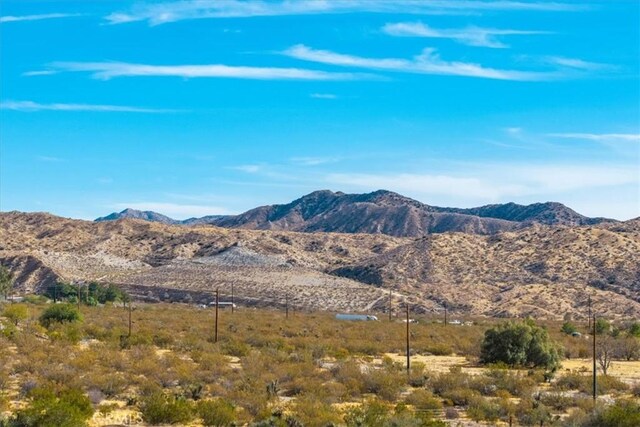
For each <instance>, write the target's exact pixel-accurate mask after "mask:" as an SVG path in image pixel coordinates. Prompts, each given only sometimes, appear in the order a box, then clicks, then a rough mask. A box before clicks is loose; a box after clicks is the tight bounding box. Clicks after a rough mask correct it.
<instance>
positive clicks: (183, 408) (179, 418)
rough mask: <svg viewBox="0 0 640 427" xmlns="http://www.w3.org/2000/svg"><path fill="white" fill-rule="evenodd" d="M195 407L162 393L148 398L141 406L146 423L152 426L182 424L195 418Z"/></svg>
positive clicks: (156, 393)
mask: <svg viewBox="0 0 640 427" xmlns="http://www.w3.org/2000/svg"><path fill="white" fill-rule="evenodd" d="M193 409H194V408H193V405H192V404H191V403H190V402H189V401H187V400H185V399H178V398H175V397H170V396H167V395H165V394H164V393H162V392H160V391H156V392H153V393H152V394H150V395H149V396H147V397H146V398H145V399H144V400H143V401H142V404H141V405H140V412H141V413H142V418H143V419H144V421H146V422H148V423H150V424H180V423H186V422H189V421H191V420H193V418H194V411H193Z"/></svg>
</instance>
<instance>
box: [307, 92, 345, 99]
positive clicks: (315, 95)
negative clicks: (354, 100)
mask: <svg viewBox="0 0 640 427" xmlns="http://www.w3.org/2000/svg"><path fill="white" fill-rule="evenodd" d="M309 96H310V97H311V98H316V99H337V98H338V96H337V95H334V94H333V93H312V94H311V95H309Z"/></svg>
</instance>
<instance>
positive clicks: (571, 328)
mask: <svg viewBox="0 0 640 427" xmlns="http://www.w3.org/2000/svg"><path fill="white" fill-rule="evenodd" d="M560 330H561V331H562V332H564V333H565V334H567V335H571V334H572V333H574V332H578V328H576V325H574V324H573V323H571V322H564V323H563V324H562V329H560Z"/></svg>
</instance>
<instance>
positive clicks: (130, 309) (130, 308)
mask: <svg viewBox="0 0 640 427" xmlns="http://www.w3.org/2000/svg"><path fill="white" fill-rule="evenodd" d="M132 310H133V309H132V307H131V299H129V338H131V323H132V322H131V311H132Z"/></svg>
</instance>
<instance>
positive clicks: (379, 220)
mask: <svg viewBox="0 0 640 427" xmlns="http://www.w3.org/2000/svg"><path fill="white" fill-rule="evenodd" d="M121 218H138V219H144V220H149V221H157V222H162V223H165V224H182V225H194V224H197V225H203V224H210V225H215V226H219V227H225V228H243V229H255V230H287V231H300V232H339V233H368V234H388V235H391V236H398V237H420V236H424V235H428V234H433V233H444V232H465V233H470V234H481V235H488V234H496V233H501V232H505V231H514V230H518V229H521V228H525V227H528V226H531V225H532V224H533V223H539V224H544V225H554V226H555V225H566V226H580V225H596V224H600V223H603V222H616V221H614V220H610V219H607V218H589V217H586V216H584V215H581V214H579V213H577V212H576V211H574V210H572V209H571V208H569V207H567V206H565V205H563V204H561V203H558V202H545V203H533V204H530V205H520V204H516V203H513V202H510V203H504V204H492V205H484V206H480V207H476V208H449V207H438V206H431V205H428V204H425V203H422V202H420V201H417V200H414V199H411V198H409V197H406V196H403V195H401V194H398V193H395V192H392V191H388V190H377V191H374V192H371V193H364V194H347V193H343V192H340V191H338V192H333V191H331V190H317V191H314V192H312V193H309V194H307V195H304V196H302V197H300V198H298V199H295V200H293V201H291V202H289V203H286V204H276V205H264V206H258V207H256V208H253V209H250V210H248V211H246V212H244V213H241V214H239V215H226V216H224V215H212V216H207V217H203V218H190V219H188V220H185V221H177V220H173V219H171V218H168V217H166V216H164V215H161V214H157V213H155V212H149V211H144V212H141V211H135V210H125V211H122V212H120V213H113V214H110V215H108V216H106V217H101V218H98V219H96V221H105V220H113V219H121Z"/></svg>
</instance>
